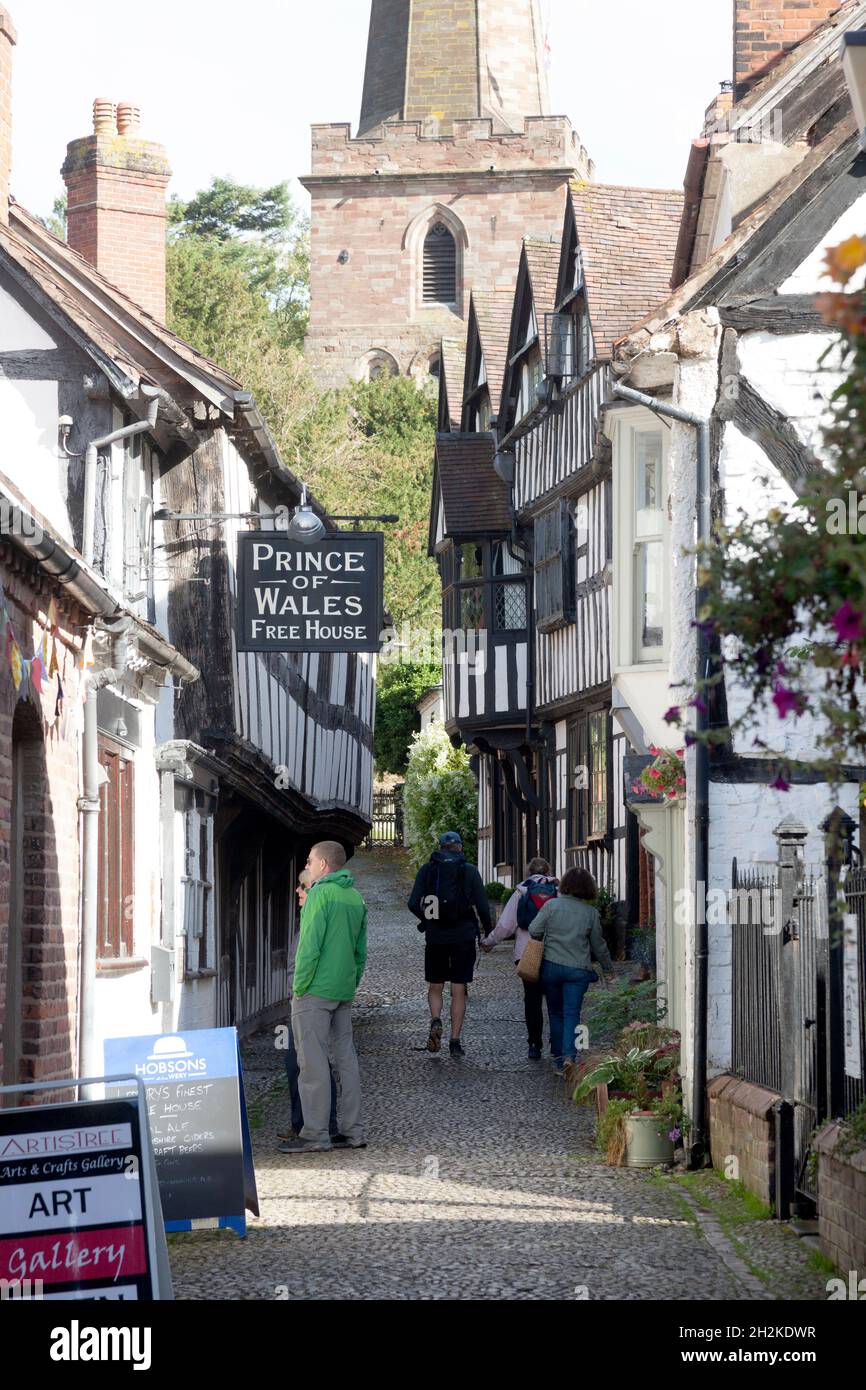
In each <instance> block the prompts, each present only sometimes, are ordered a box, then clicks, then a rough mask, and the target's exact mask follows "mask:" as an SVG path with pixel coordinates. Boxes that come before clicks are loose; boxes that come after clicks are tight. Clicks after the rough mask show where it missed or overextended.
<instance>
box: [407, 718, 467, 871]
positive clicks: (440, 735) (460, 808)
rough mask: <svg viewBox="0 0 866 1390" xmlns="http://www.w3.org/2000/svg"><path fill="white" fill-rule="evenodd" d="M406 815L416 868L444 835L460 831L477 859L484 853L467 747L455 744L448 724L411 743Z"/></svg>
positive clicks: (426, 731) (437, 725) (433, 727)
mask: <svg viewBox="0 0 866 1390" xmlns="http://www.w3.org/2000/svg"><path fill="white" fill-rule="evenodd" d="M403 815H404V820H405V825H406V834H407V838H408V840H409V857H410V859H411V860H412V863H413V864H414V866H415V868H416V869H417V868H420V866H421V865H422V864H423V863H424V862H425V861H426V860H427V859H429V857H430V855H431V854H432V852H433V850H434V849H438V847H439V836H440V835H441V834H443V832H444V831H446V830H457V831H459V833H460V835H461V836H462V837H463V850H464V853H465V854H466V858H467V859H468V860H470V862H471V863H474V862H475V859H476V855H477V851H478V788H477V786H476V783H475V778H474V777H473V775H472V770H471V768H470V766H469V755H468V753H467V752H466V749H465V748H462V747H460V748H455V747H454V745H453V743H452V742H451V740H450V738H449V737H448V735H447V733H446V732H445V727H444V725H443V724H440V723H438V722H434V723H432V724H430V725H428V727H427V728H426V729H422V730H421V731H420V733H417V734H415V735H414V737H413V739H412V743H411V744H410V747H409V760H408V765H407V769H406V782H405V785H404V787H403Z"/></svg>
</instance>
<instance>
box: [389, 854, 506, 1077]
mask: <svg viewBox="0 0 866 1390" xmlns="http://www.w3.org/2000/svg"><path fill="white" fill-rule="evenodd" d="M409 911H410V912H411V913H412V914H413V916H415V917H417V918H418V930H419V931H423V932H424V934H425V938H426V940H425V949H424V977H425V979H426V981H427V1000H428V1003H429V1005H430V1033H429V1036H428V1038H427V1049H428V1051H429V1052H438V1051H439V1049H440V1048H441V1046H442V1001H443V995H444V991H445V982H446V980H447V981H448V983H449V984H450V985H451V1039H450V1042H449V1044H448V1050H449V1052H450V1053H451V1056H452V1057H455V1058H460V1057H465V1055H466V1054H465V1052H464V1050H463V1044H462V1043H461V1041H460V1034H461V1032H462V1029H463V1019H464V1017H465V1015H466V993H467V987H468V986H469V985H470V984H471V983H472V977H473V973H474V970H475V957H476V948H477V942H478V937H479V924H480V927H481V929H482V930H483V931H485V932H489V931H490V925H491V924H490V907H489V904H488V902H487V895H486V893H485V892H484V884H483V883H482V882H481V875H480V874H479V872H478V870H477V869H476V867H475V865H474V864H468V863H467V862H466V856H465V855H464V853H463V841H462V839H461V837H460V836H459V835H458V834H457V832H456V830H448V831H446V832H445V834H444V835H442V836H440V839H439V848H438V850H434V852H433V854H431V856H430V859H429V860H428V862H427V863H426V864H422V866H421V868H420V869H419V870H418V875H417V877H416V879H415V886H414V888H413V889H412V894H411V896H410V898H409Z"/></svg>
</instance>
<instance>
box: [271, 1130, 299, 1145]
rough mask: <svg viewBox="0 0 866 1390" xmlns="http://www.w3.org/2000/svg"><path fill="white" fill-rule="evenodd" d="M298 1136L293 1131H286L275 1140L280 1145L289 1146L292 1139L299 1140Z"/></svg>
mask: <svg viewBox="0 0 866 1390" xmlns="http://www.w3.org/2000/svg"><path fill="white" fill-rule="evenodd" d="M300 1137H301V1136H300V1135H299V1134H298V1132H297V1130H295V1129H287V1130H286V1132H285V1134H278V1135H277V1138H278V1139H279V1141H280V1143H281V1144H290V1143H291V1142H292V1140H293V1139H300Z"/></svg>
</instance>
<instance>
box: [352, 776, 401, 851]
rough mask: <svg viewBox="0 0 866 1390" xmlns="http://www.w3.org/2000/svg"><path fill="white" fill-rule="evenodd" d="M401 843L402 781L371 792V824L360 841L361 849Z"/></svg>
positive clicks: (386, 846) (399, 844)
mask: <svg viewBox="0 0 866 1390" xmlns="http://www.w3.org/2000/svg"><path fill="white" fill-rule="evenodd" d="M402 844H403V783H402V782H398V783H397V784H396V785H395V786H393V787H389V788H388V789H387V790H385V791H374V792H373V824H372V825H371V826H370V830H369V833H368V834H367V835H366V836H365V838H364V840H363V842H362V848H363V849H382V848H388V847H389V846H402Z"/></svg>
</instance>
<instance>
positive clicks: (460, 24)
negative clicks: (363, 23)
mask: <svg viewBox="0 0 866 1390" xmlns="http://www.w3.org/2000/svg"><path fill="white" fill-rule="evenodd" d="M543 42H544V41H543V36H542V32H541V26H540V16H539V3H538V0H372V10H371V15H370V33H369V39H368V44H367V66H366V72H365V77H364V95H363V100H362V104H361V120H360V123H359V127H358V134H357V135H356V136H355V137H354V138H352V135H351V130H350V127H349V126H348V125H317V126H313V159H312V173H311V174H310V175H309V177H307V178H305V179H304V180H303V183H304V186H305V188H307V189H308V190H309V192H310V195H311V198H312V248H311V299H312V302H311V317H310V331H309V336H308V338H307V355H308V358H309V361H310V364H311V366H312V367H313V370H314V372H315V374H316V376H317V378H318V379H319V381H320V382H321V383H322V384H323V385H339V384H341V383H343V382H345V381H346V380H347V379H348V378H351V377H354V378H361V379H363V378H368V377H370V376H375V375H379V374H380V373H382V372H387V373H392V374H397V373H404V374H405V373H409V374H412V375H415V376H421V375H426V374H427V373H429V372H432V373H433V374H434V375H435V374H436V373H437V372H438V351H439V346H438V345H439V342H440V340H441V339H442V338H443V337H447V338H453V337H460V336H462V335H463V334H464V332H465V320H466V315H467V313H468V309H469V293H470V291H471V289H472V288H473V287H474V288H477V289H484V290H487V289H495V288H497V287H498V286H511V285H512V284H513V283H514V278H515V275H516V273H517V262H518V255H519V251H520V244H521V241H522V239H523V237H524V236H534V237H558V236H559V234H560V232H561V228H562V220H563V217H564V209H565V189H566V187H567V184H568V180H569V179H570V178H574V177H577V178H580V179H586V180H589V179H591V177H592V165H591V163H590V161H589V159H588V158H587V155H586V151H585V150H584V149H583V147H582V146H581V144H580V141H579V140H578V139H577V138H576V136H575V134H574V132H573V131H572V128H571V124H570V122H569V121H568V119H567V118H566V117H564V116H551V115H549V114H548V96H547V81H546V73H545V65H544V54H543Z"/></svg>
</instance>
